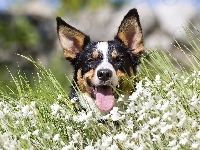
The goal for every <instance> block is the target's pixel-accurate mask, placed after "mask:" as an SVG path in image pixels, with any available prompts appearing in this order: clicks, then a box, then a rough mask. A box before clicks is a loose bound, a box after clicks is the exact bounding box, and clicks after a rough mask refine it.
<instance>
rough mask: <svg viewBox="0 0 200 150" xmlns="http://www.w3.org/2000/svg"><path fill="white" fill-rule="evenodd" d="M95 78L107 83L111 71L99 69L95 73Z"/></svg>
mask: <svg viewBox="0 0 200 150" xmlns="http://www.w3.org/2000/svg"><path fill="white" fill-rule="evenodd" d="M97 76H98V78H99V80H102V81H108V80H110V78H111V77H112V71H111V70H109V69H99V70H98V71H97Z"/></svg>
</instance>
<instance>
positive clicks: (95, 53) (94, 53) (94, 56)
mask: <svg viewBox="0 0 200 150" xmlns="http://www.w3.org/2000/svg"><path fill="white" fill-rule="evenodd" d="M98 56H99V52H98V51H97V50H96V51H94V52H93V53H92V57H93V58H94V59H96V58H97V57H98Z"/></svg>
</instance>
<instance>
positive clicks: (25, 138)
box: [21, 132, 31, 140]
mask: <svg viewBox="0 0 200 150" xmlns="http://www.w3.org/2000/svg"><path fill="white" fill-rule="evenodd" d="M30 135H31V133H30V132H28V133H27V134H23V135H21V138H22V139H24V140H28V139H29V137H30Z"/></svg>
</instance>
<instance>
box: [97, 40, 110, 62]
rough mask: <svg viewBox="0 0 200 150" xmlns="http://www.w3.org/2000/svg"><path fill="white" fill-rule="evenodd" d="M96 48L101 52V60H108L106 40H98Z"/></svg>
mask: <svg viewBox="0 0 200 150" xmlns="http://www.w3.org/2000/svg"><path fill="white" fill-rule="evenodd" d="M97 50H98V51H100V52H101V53H102V54H103V61H106V60H107V61H108V56H107V55H108V42H98V44H97Z"/></svg>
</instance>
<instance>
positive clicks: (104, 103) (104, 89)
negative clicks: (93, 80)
mask: <svg viewBox="0 0 200 150" xmlns="http://www.w3.org/2000/svg"><path fill="white" fill-rule="evenodd" d="M96 104H97V106H98V107H99V109H100V110H102V111H109V110H111V109H112V108H113V106H114V104H115V99H114V95H113V94H112V88H111V87H109V86H99V87H98V88H97V93H96Z"/></svg>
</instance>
